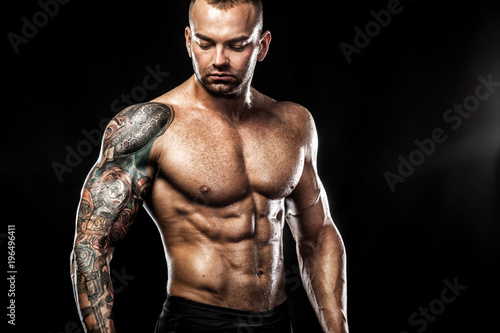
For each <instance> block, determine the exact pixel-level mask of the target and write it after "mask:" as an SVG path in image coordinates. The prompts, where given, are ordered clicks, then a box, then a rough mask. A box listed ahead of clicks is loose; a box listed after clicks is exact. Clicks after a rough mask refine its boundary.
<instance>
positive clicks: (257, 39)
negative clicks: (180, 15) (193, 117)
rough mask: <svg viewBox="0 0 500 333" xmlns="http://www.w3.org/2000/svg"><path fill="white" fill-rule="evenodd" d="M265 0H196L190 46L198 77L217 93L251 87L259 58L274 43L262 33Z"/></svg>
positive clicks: (191, 12) (191, 15)
mask: <svg viewBox="0 0 500 333" xmlns="http://www.w3.org/2000/svg"><path fill="white" fill-rule="evenodd" d="M262 17H263V13H262V2H261V0H192V1H191V5H190V7H189V27H187V28H186V32H185V34H186V46H187V49H188V52H189V56H190V57H191V59H192V62H193V68H194V72H195V77H196V79H197V80H198V81H199V82H200V83H201V84H202V85H203V86H204V87H205V89H206V90H207V91H208V92H210V93H211V94H213V95H216V96H231V95H237V94H239V93H241V92H242V91H243V90H244V89H246V88H248V87H249V86H250V83H251V80H252V77H253V72H254V69H255V65H256V63H257V61H262V60H263V59H264V58H265V56H266V54H267V51H268V50H269V43H270V42H271V34H270V32H269V31H266V32H264V33H262V25H263V19H262Z"/></svg>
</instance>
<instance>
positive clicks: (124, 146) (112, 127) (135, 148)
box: [102, 102, 175, 161]
mask: <svg viewBox="0 0 500 333" xmlns="http://www.w3.org/2000/svg"><path fill="white" fill-rule="evenodd" d="M174 116H175V113H174V109H173V107H172V106H170V105H167V104H163V103H157V102H148V103H141V104H135V105H131V106H129V107H127V108H125V109H124V110H123V111H121V112H120V113H118V114H117V115H116V116H115V117H114V118H113V119H112V120H111V121H110V122H109V124H108V126H107V127H106V130H105V132H104V139H103V146H102V152H103V161H105V160H113V159H116V158H120V157H126V156H129V155H133V154H136V153H138V152H140V151H141V150H143V149H144V148H146V147H147V146H148V145H149V144H150V143H151V142H153V141H154V140H155V139H156V138H158V137H159V136H161V135H162V134H163V133H164V132H165V131H166V130H167V128H168V127H169V126H170V124H171V123H172V121H173V120H174Z"/></svg>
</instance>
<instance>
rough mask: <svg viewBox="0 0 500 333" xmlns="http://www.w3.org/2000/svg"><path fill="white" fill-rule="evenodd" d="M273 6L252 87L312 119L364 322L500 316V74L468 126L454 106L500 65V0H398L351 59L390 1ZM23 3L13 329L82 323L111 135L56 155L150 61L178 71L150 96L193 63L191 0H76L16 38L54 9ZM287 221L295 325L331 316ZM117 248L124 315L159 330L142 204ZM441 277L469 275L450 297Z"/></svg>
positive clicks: (153, 240)
mask: <svg viewBox="0 0 500 333" xmlns="http://www.w3.org/2000/svg"><path fill="white" fill-rule="evenodd" d="M265 4H266V5H265V11H266V12H265V28H266V29H269V30H271V32H272V33H273V41H272V43H271V49H270V53H269V54H268V57H267V58H266V59H265V61H264V62H263V63H261V64H259V65H258V66H257V70H256V74H255V77H254V86H255V87H256V88H257V89H258V90H260V91H261V92H263V93H265V94H267V95H269V96H271V97H273V98H275V99H278V100H291V101H294V102H297V103H300V104H302V105H304V106H305V107H307V108H308V109H309V110H310V111H311V113H312V114H313V116H314V117H315V120H316V123H317V128H318V133H319V138H320V154H319V162H318V163H319V172H320V176H321V177H322V179H323V182H324V185H325V187H326V189H327V191H328V194H329V199H330V205H331V211H332V214H333V217H334V220H335V222H336V224H337V226H338V228H339V229H340V231H341V233H342V235H343V238H344V241H345V244H346V248H347V254H348V287H349V294H348V296H349V321H350V328H351V331H352V332H393V333H400V332H403V331H406V332H408V333H410V332H411V333H413V332H417V331H418V330H420V332H424V331H425V332H482V331H486V330H487V329H488V331H490V329H496V328H497V327H498V325H496V320H495V318H496V317H497V312H498V310H499V308H498V296H499V293H498V289H499V288H498V285H497V283H498V276H497V273H496V271H497V270H495V268H497V267H498V262H499V251H498V246H497V244H498V241H497V237H498V231H499V226H498V220H499V213H500V211H499V208H498V207H499V206H498V203H499V197H500V187H499V172H500V154H499V153H500V133H499V131H498V128H499V122H500V88H497V89H496V91H495V92H494V93H492V94H491V96H490V98H488V99H487V100H486V101H481V103H480V106H479V108H478V109H477V111H475V112H474V113H472V114H471V116H470V117H469V118H467V119H464V120H463V123H462V124H461V126H460V127H459V128H457V129H453V128H452V127H451V125H452V123H447V122H445V121H444V120H443V114H444V113H445V111H446V110H447V109H449V108H451V107H452V106H453V104H455V103H457V104H461V103H463V102H464V99H465V98H467V97H468V96H471V95H474V93H475V89H476V87H477V86H478V85H479V84H480V82H479V81H478V77H479V76H480V75H481V76H483V77H484V78H488V76H489V75H491V76H492V79H493V80H494V81H496V82H498V81H500V5H499V3H498V1H488V0H477V1H465V2H459V1H445V2H443V1H440V2H439V4H438V2H437V1H424V0H414V1H410V0H406V1H401V6H402V8H403V9H402V11H401V12H400V13H399V14H397V15H393V16H392V20H391V22H390V23H389V24H388V25H387V26H386V27H383V28H381V31H380V32H379V33H378V34H375V33H374V35H375V36H374V37H372V38H371V41H370V43H369V45H368V46H366V47H365V48H363V49H361V51H360V53H359V54H353V55H352V61H351V63H347V61H346V59H345V57H344V55H343V54H342V51H341V49H340V47H339V44H340V43H341V42H346V43H349V44H351V45H352V44H353V39H354V35H355V31H354V30H353V29H354V27H356V26H358V27H360V28H361V29H364V27H365V24H366V23H368V22H369V21H372V20H373V17H372V15H371V14H370V11H371V10H375V11H376V12H378V11H379V10H382V9H386V8H387V4H388V1H353V2H332V3H327V2H322V3H319V2H312V1H309V2H300V1H297V2H295V3H294V2H288V1H287V2H285V1H266V2H265ZM4 6H5V5H4ZM9 6H10V7H9V8H8V9H7V10H5V9H4V14H3V17H4V23H5V28H4V29H5V32H4V36H5V37H4V46H5V51H4V53H6V54H7V58H6V59H7V61H6V62H5V63H4V64H5V67H6V68H5V71H6V72H7V74H8V75H7V76H4V77H5V78H6V80H5V82H4V89H5V87H7V89H8V90H7V91H5V90H4V91H5V93H4V94H5V95H4V98H3V101H4V102H6V103H4V105H6V107H4V111H3V113H2V116H3V118H4V126H3V133H4V134H5V136H4V139H3V143H4V144H3V146H4V147H3V149H2V152H3V154H2V164H1V165H2V172H1V174H2V176H3V182H4V186H3V194H2V198H3V200H2V201H3V207H4V209H3V214H2V215H3V219H2V220H3V222H2V223H3V224H4V226H3V227H2V230H0V237H1V238H0V241H1V248H2V251H3V252H4V253H3V254H2V255H0V258H4V259H3V261H4V263H2V265H1V267H4V268H3V269H2V270H3V271H6V270H7V269H6V268H5V267H6V266H7V262H6V261H7V259H6V258H7V254H6V252H7V240H6V238H5V235H6V232H7V227H6V225H7V224H15V225H16V237H17V238H16V249H17V253H16V265H17V267H16V268H17V271H18V274H17V276H16V324H17V325H16V326H15V327H12V326H10V325H9V328H10V329H12V328H14V331H16V332H17V331H19V332H21V331H22V332H54V333H55V332H79V330H80V328H79V327H80V326H77V324H75V323H77V322H78V320H79V319H78V315H77V311H76V307H75V303H74V300H73V295H72V288H71V280H70V276H69V255H70V251H71V247H72V242H73V234H74V218H75V214H76V207H77V205H78V201H79V192H80V189H81V186H82V184H83V181H84V179H85V176H86V174H87V172H88V171H89V170H90V168H91V167H92V165H93V163H94V162H95V160H96V159H97V155H98V148H97V147H96V146H94V145H90V146H89V145H87V146H86V147H87V148H89V147H90V149H87V150H82V151H84V152H85V154H86V155H87V156H84V157H83V158H82V159H81V161H77V162H78V163H75V164H76V166H75V167H72V168H71V169H72V172H71V173H64V174H63V175H62V179H58V177H57V175H56V173H55V172H54V169H53V164H54V162H58V163H61V164H66V162H65V159H66V157H67V154H68V151H67V147H70V149H77V148H78V147H80V148H81V149H84V148H85V147H83V146H84V145H85V144H84V143H82V142H84V141H86V140H87V139H86V137H85V135H84V134H83V133H82V131H83V130H87V131H92V130H96V129H98V128H99V123H100V122H101V120H102V119H105V118H111V117H113V115H114V112H113V111H112V108H111V104H112V102H113V101H114V100H115V99H117V98H118V99H120V96H121V94H129V93H130V92H131V91H132V90H133V89H134V88H135V87H137V86H141V85H142V80H143V78H144V77H145V76H146V75H147V73H148V72H147V70H146V67H147V66H150V67H151V68H153V69H154V68H156V66H159V68H160V69H161V71H162V72H168V73H169V75H168V77H166V78H165V79H164V80H163V81H162V82H161V84H160V85H159V86H158V87H157V88H156V89H154V90H151V91H148V94H147V96H145V97H146V98H147V100H149V99H152V98H154V97H156V96H158V95H160V94H162V93H164V92H166V91H168V90H169V89H172V88H174V87H175V86H177V85H179V84H180V83H182V82H184V80H186V79H187V78H188V77H189V76H190V75H191V74H192V67H191V63H190V60H189V58H188V56H187V52H186V50H185V47H184V35H183V31H184V27H185V26H186V24H187V7H188V2H187V1H176V2H173V1H155V0H144V1H141V2H123V1H115V0H113V1H106V2H103V1H101V2H98V1H71V2H69V3H68V4H65V5H60V6H59V10H58V13H57V14H56V15H55V16H54V17H51V18H49V19H48V20H47V22H46V24H42V26H41V27H40V28H39V29H38V30H39V31H38V33H37V34H36V36H34V37H32V38H30V39H29V42H28V43H27V44H22V45H20V46H19V52H18V53H17V54H16V53H15V52H14V50H13V48H12V46H11V44H10V42H9V40H8V38H7V34H8V33H9V32H14V33H16V34H21V29H22V26H23V21H22V20H21V18H22V17H23V16H25V17H26V18H27V19H28V20H29V21H32V18H33V15H34V14H35V13H37V12H38V11H40V10H41V7H40V5H39V4H38V3H37V1H33V0H31V1H22V2H17V3H16V4H15V5H13V4H10V5H9ZM486 91H487V90H485V89H484V88H483V90H481V92H482V93H486ZM135 102H138V101H135ZM121 106H122V107H124V106H125V104H121ZM435 128H442V129H443V130H444V132H445V134H446V136H447V140H446V142H444V143H443V144H438V145H437V146H436V149H435V152H434V153H433V154H431V156H429V157H426V159H425V161H424V162H423V164H422V165H420V166H418V167H416V168H415V171H414V172H413V174H412V175H410V176H409V177H408V178H407V179H406V181H405V182H404V183H397V184H396V185H395V191H394V192H392V191H391V190H390V188H389V186H388V183H387V182H386V180H385V178H384V172H386V171H390V172H393V173H395V174H397V172H398V171H397V169H398V165H399V163H400V162H399V160H398V156H399V155H402V156H403V157H405V158H408V156H409V155H410V153H412V152H413V151H414V150H415V149H416V148H417V147H416V145H415V143H414V140H415V139H419V140H424V139H427V138H430V137H431V133H432V131H433V130H434V129H435ZM82 147H83V148H82ZM5 181H6V183H5ZM285 236H286V238H285V248H286V263H287V269H288V274H287V277H288V283H287V288H288V297H289V301H290V311H291V313H292V319H293V322H294V325H295V331H296V332H308V333H312V332H320V330H319V329H318V325H317V321H316V320H315V317H314V314H313V312H312V310H311V308H310V307H309V305H308V301H307V298H306V296H305V294H304V292H303V290H302V289H301V288H299V287H298V276H299V275H298V271H297V266H296V261H295V260H296V259H295V258H294V247H293V244H292V242H293V241H292V240H291V237H290V235H289V233H288V230H285ZM115 253H116V254H115V258H114V259H113V262H112V267H113V269H114V270H115V272H114V274H113V277H114V280H115V286H116V288H118V289H119V290H120V291H119V292H118V293H117V296H116V305H115V308H116V327H117V331H118V332H152V331H153V328H154V325H155V321H156V318H157V316H158V314H159V312H160V311H161V306H162V303H163V301H164V297H165V279H166V264H165V259H164V257H163V251H162V247H161V241H160V237H159V234H158V232H157V229H156V227H155V226H154V224H153V223H152V221H151V220H150V218H149V217H148V216H147V214H146V213H145V212H142V215H140V217H139V218H138V220H137V221H136V222H135V224H134V226H133V228H132V231H131V232H130V233H129V235H128V236H127V237H126V239H125V240H124V241H123V242H122V244H121V246H119V247H118V249H117V250H116V252H115ZM444 280H448V281H449V282H451V283H453V281H455V280H456V281H457V282H458V284H460V285H465V286H467V289H466V290H463V291H461V294H460V295H459V296H458V297H456V299H455V300H454V301H453V302H451V303H450V304H446V305H445V308H444V311H442V310H443V309H441V308H439V305H440V303H439V299H440V298H441V293H442V291H443V290H444V288H446V285H445V283H444V282H443V281H444ZM4 281H5V280H4ZM3 285H4V286H5V290H2V291H1V292H0V294H2V295H4V296H2V300H3V301H2V308H3V309H5V307H6V306H7V305H8V303H7V302H8V301H9V299H8V298H7V295H6V294H7V290H8V285H7V284H5V282H4V284H3ZM447 295H448V296H449V295H451V294H447ZM429 304H432V305H433V306H434V307H435V309H437V310H435V311H437V312H439V314H438V315H437V316H435V318H432V320H426V322H425V323H426V325H425V326H424V323H423V321H420V323H419V324H418V325H412V324H411V323H410V322H409V317H410V316H411V315H412V313H414V312H418V311H419V308H421V307H422V308H428V307H429ZM441 304H442V303H441ZM4 311H5V312H7V310H4ZM441 312H442V313H441ZM2 318H3V319H2V320H3V321H7V319H8V318H7V317H6V316H5V314H2ZM419 318H421V317H419Z"/></svg>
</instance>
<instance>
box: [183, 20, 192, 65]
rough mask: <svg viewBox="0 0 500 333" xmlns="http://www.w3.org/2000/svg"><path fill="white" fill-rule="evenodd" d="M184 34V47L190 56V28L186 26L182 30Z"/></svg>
mask: <svg viewBox="0 0 500 333" xmlns="http://www.w3.org/2000/svg"><path fill="white" fill-rule="evenodd" d="M184 35H185V37H186V48H187V51H188V54H189V57H190V58H191V28H190V27H186V29H185V30H184Z"/></svg>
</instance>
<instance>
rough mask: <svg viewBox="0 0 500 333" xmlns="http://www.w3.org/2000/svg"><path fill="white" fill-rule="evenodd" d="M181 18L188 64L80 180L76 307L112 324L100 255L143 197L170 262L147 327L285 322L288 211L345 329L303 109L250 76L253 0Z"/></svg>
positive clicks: (206, 1) (303, 259)
mask: <svg viewBox="0 0 500 333" xmlns="http://www.w3.org/2000/svg"><path fill="white" fill-rule="evenodd" d="M189 18H190V20H189V21H190V24H189V27H187V28H186V30H185V36H186V46H187V50H188V53H189V56H190V57H191V59H192V63H193V68H194V75H193V76H192V77H191V78H190V79H188V80H187V81H186V82H184V83H183V84H182V85H180V86H179V87H177V88H175V89H174V90H172V91H169V92H168V93H166V94H165V95H163V96H161V97H158V98H157V99H155V100H153V101H151V102H149V103H144V104H139V105H134V106H130V107H128V108H126V109H125V110H123V111H122V112H121V113H119V114H118V115H117V116H116V117H115V118H114V119H113V120H111V122H110V123H109V125H108V127H107V128H106V131H105V135H104V139H103V146H102V150H101V154H100V157H99V160H98V161H97V163H96V165H95V166H94V168H93V169H92V170H91V172H90V174H89V176H88V178H87V180H86V183H85V185H84V188H83V190H82V198H81V203H80V206H79V210H78V216H77V222H76V237H75V243H74V250H73V253H72V256H71V261H72V279H73V283H74V290H75V297H76V300H77V303H78V305H79V310H80V315H81V319H82V321H83V322H84V325H85V327H86V328H87V330H88V331H90V332H114V326H113V319H112V316H111V313H112V307H113V299H114V295H113V288H112V283H111V278H110V267H109V263H110V260H111V257H112V253H113V250H114V248H115V246H116V244H117V243H118V241H119V240H120V239H121V238H123V236H124V235H125V233H126V232H127V230H128V229H129V227H130V225H131V223H132V222H133V220H134V218H135V216H136V214H137V211H138V210H139V207H140V206H141V205H142V203H144V205H145V207H146V209H147V211H148V212H149V214H150V215H151V216H152V218H153V219H154V221H155V222H156V224H157V225H158V228H159V230H160V232H161V236H162V239H163V244H164V249H165V255H166V259H167V263H168V284H167V292H168V298H167V301H166V302H165V305H164V309H163V312H162V314H161V315H160V318H159V320H158V323H157V327H156V332H158V333H160V332H193V331H196V332H272V333H279V332H290V328H291V327H290V319H289V317H288V309H287V306H286V294H285V269H284V261H283V232H282V230H283V226H284V223H285V221H286V222H287V223H288V225H289V226H290V229H291V231H292V233H293V236H294V238H295V241H296V243H297V253H298V259H299V263H300V267H301V276H302V280H303V284H304V287H305V290H306V291H307V293H308V296H309V299H310V301H311V304H312V306H313V308H314V309H315V312H316V314H317V316H318V319H319V322H320V324H321V326H322V328H323V330H324V331H325V332H335V333H340V332H342V333H345V332H347V331H348V328H347V317H346V275H345V251H344V246H343V243H342V240H341V237H340V235H339V233H338V231H337V229H336V227H335V225H334V224H333V221H332V218H331V216H330V212H329V208H328V200H327V196H326V193H325V190H324V188H323V186H322V184H321V181H320V179H319V178H318V174H317V171H316V154H317V145H318V139H317V134H316V130H315V125H314V122H313V119H312V117H311V115H310V114H309V112H308V111H307V110H306V109H304V108H303V107H301V106H299V105H297V104H294V103H290V102H277V101H275V100H273V99H271V98H269V97H267V96H265V95H263V94H261V93H259V92H258V91H256V90H255V89H253V88H252V87H251V85H250V84H251V80H252V76H253V72H254V68H255V65H256V63H257V62H258V61H262V60H263V59H264V58H265V56H266V54H267V52H268V49H269V44H270V42H271V34H270V32H269V31H265V32H263V31H262V4H261V2H260V1H258V0H256V1H251V0H240V1H234V0H233V1H224V0H193V1H192V2H191V7H190V12H189Z"/></svg>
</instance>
